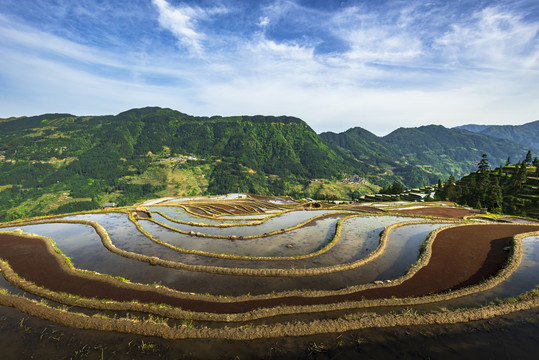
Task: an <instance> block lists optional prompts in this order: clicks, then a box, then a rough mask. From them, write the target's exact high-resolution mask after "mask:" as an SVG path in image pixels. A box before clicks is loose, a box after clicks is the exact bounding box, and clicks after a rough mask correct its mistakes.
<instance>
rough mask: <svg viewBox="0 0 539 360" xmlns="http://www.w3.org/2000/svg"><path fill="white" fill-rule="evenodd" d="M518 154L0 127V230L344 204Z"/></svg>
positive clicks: (223, 125)
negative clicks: (297, 201)
mask: <svg viewBox="0 0 539 360" xmlns="http://www.w3.org/2000/svg"><path fill="white" fill-rule="evenodd" d="M526 151H527V149H526V147H525V146H523V145H520V144H516V143H513V142H510V141H506V140H500V139H494V138H491V137H488V136H485V135H481V134H474V133H470V132H468V131H465V130H455V129H446V128H444V127H441V126H426V127H421V128H412V129H398V130H396V131H394V132H393V133H391V134H389V135H387V136H385V137H382V138H380V137H377V136H376V135H374V134H372V133H370V132H368V131H366V130H364V129H361V128H354V129H350V130H348V131H346V132H344V133H341V134H334V133H324V134H321V135H317V134H316V133H315V132H314V131H313V130H312V129H311V128H310V127H309V126H308V125H307V124H306V123H305V122H304V121H302V120H300V119H298V118H294V117H287V116H281V117H272V116H235V117H220V116H213V117H196V116H191V115H187V114H184V113H181V112H178V111H174V110H170V109H162V108H157V107H152V108H141V109H132V110H129V111H126V112H123V113H120V114H118V115H115V116H112V115H110V116H74V115H70V114H45V115H40V116H33V117H21V118H9V119H0V221H3V220H12V219H17V218H21V217H27V216H33V215H41V214H50V213H62V212H69V211H76V210H88V209H94V208H98V207H100V206H101V204H102V203H104V202H115V203H117V204H119V205H127V204H133V203H135V202H137V201H141V200H144V199H147V198H152V197H160V196H184V195H204V194H208V195H209V194H223V193H230V192H237V191H240V192H249V193H255V194H261V195H272V194H274V195H292V196H295V197H314V198H325V199H328V198H330V199H333V198H336V197H337V198H345V199H346V198H347V199H351V198H358V197H359V196H361V195H365V194H366V193H370V192H373V191H376V190H377V189H378V188H377V187H376V186H375V185H373V184H377V185H380V186H388V185H391V184H393V183H394V182H397V183H399V184H402V185H404V186H405V187H416V186H420V185H428V184H433V183H435V182H436V181H437V180H438V178H442V179H447V178H448V177H449V175H450V174H453V175H455V176H461V175H463V174H465V173H467V172H469V171H470V170H472V169H473V167H474V166H475V161H476V160H475V159H477V158H478V157H479V156H480V154H481V153H486V154H488V156H489V159H491V162H492V163H494V164H497V163H501V162H502V161H505V159H507V157H508V156H510V157H511V158H512V159H514V160H518V159H521V158H523V157H524V155H525V153H526ZM478 154H479V155H478Z"/></svg>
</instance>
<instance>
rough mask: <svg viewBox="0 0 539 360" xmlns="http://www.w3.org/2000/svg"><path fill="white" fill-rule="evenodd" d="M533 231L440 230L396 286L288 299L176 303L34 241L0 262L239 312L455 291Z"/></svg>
mask: <svg viewBox="0 0 539 360" xmlns="http://www.w3.org/2000/svg"><path fill="white" fill-rule="evenodd" d="M531 231H539V226H533V227H532V226H525V225H504V224H502V225H482V226H481V225H468V226H462V227H456V228H450V229H446V230H442V231H441V232H440V233H439V234H438V236H437V238H436V240H435V241H434V244H433V248H432V257H431V259H430V262H429V263H428V264H427V266H425V267H424V268H422V269H420V270H419V271H418V272H417V273H416V274H415V275H414V276H413V277H412V278H410V279H409V280H407V281H405V282H403V283H402V284H401V285H397V286H392V287H386V288H379V289H369V290H363V291H358V292H355V293H351V294H345V295H336V296H325V297H298V296H290V297H282V298H273V299H266V300H252V301H241V302H232V303H218V302H207V301H200V300H189V299H179V298H176V297H173V296H166V295H162V294H158V293H155V292H153V291H152V290H136V289H126V288H120V287H116V286H114V285H113V284H110V283H104V282H102V281H99V280H95V279H86V278H84V277H82V276H80V275H79V274H77V273H76V272H75V271H68V272H66V271H64V270H62V268H61V267H60V263H59V261H63V259H61V258H59V257H58V255H56V254H51V253H49V252H48V251H47V247H46V245H45V242H44V241H43V240H41V239H38V238H26V237H20V236H17V235H14V234H0V258H3V259H5V260H7V261H8V262H9V264H10V265H11V267H12V268H13V270H14V271H15V272H16V273H18V274H19V275H20V276H22V277H24V278H25V279H27V280H30V281H32V282H34V283H36V284H38V285H40V286H43V287H45V288H48V289H51V290H53V291H57V292H67V293H72V294H77V295H80V296H83V297H89V298H91V297H96V298H105V299H113V300H116V301H131V300H133V299H137V300H138V301H140V302H143V303H150V302H154V303H165V304H170V305H172V306H179V307H181V308H182V309H184V310H191V311H204V312H212V313H241V312H246V311H249V310H252V309H257V308H264V307H265V308H269V307H275V306H278V305H315V304H328V303H337V302H343V301H355V300H361V299H362V298H368V299H376V298H389V297H392V296H395V297H398V298H402V297H410V296H413V297H416V296H422V295H427V294H431V293H436V292H441V291H445V290H448V289H452V290H456V289H459V288H462V287H465V286H469V285H472V284H476V283H478V282H481V281H482V280H483V279H486V278H488V277H490V276H492V275H494V274H496V273H497V272H498V271H499V270H500V269H501V268H502V266H503V264H504V263H505V261H506V258H507V254H508V253H507V251H504V247H506V246H507V244H508V242H509V241H510V239H511V238H512V237H513V236H514V235H516V234H519V233H523V232H531ZM216 281H218V276H216ZM246 281H248V279H246Z"/></svg>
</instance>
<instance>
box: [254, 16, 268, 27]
mask: <svg viewBox="0 0 539 360" xmlns="http://www.w3.org/2000/svg"><path fill="white" fill-rule="evenodd" d="M269 23H270V18H269V17H267V16H264V17H260V19H259V20H258V24H257V25H258V26H260V27H262V28H264V27H266V26H268V24H269Z"/></svg>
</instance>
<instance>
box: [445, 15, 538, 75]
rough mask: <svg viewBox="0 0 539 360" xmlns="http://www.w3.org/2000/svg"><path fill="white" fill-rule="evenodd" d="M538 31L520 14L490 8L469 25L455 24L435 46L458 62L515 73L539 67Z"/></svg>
mask: <svg viewBox="0 0 539 360" xmlns="http://www.w3.org/2000/svg"><path fill="white" fill-rule="evenodd" d="M538 32H539V23H537V22H533V23H527V22H524V21H523V20H522V16H520V15H518V14H514V13H510V12H507V11H502V10H501V9H499V8H495V7H490V8H485V9H483V10H482V11H480V12H477V13H475V14H474V15H473V17H472V18H471V21H469V22H467V23H463V24H459V23H457V24H454V25H453V26H452V28H451V30H450V31H448V32H447V33H445V34H444V35H443V36H441V37H440V38H439V39H438V40H437V41H436V45H437V46H438V48H439V49H440V50H441V51H442V52H443V53H444V55H445V56H447V57H449V58H451V59H453V61H454V62H456V63H463V64H466V65H469V64H471V65H472V66H475V67H484V68H499V69H507V70H513V69H515V67H522V66H524V67H536V66H537V58H538V53H539V46H538V43H537V40H536V39H537V35H538Z"/></svg>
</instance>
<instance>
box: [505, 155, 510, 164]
mask: <svg viewBox="0 0 539 360" xmlns="http://www.w3.org/2000/svg"><path fill="white" fill-rule="evenodd" d="M509 165H511V156H508V157H507V161H506V162H505V166H509Z"/></svg>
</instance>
